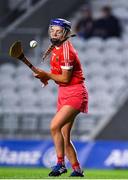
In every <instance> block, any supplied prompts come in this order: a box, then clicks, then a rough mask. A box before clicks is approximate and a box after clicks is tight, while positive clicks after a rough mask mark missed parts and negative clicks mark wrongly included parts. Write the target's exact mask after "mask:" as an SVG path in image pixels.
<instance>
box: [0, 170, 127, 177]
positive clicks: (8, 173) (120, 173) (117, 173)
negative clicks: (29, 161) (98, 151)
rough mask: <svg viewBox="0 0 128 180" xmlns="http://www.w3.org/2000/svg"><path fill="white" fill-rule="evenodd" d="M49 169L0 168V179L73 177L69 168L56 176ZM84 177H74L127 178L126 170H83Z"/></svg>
mask: <svg viewBox="0 0 128 180" xmlns="http://www.w3.org/2000/svg"><path fill="white" fill-rule="evenodd" d="M49 171H50V169H45V168H8V167H1V168H0V179H73V178H71V177H69V175H70V173H71V170H68V173H66V174H63V175H62V176H59V177H57V178H53V177H48V173H49ZM84 172H85V177H84V178H74V179H128V170H89V169H87V170H85V171H84Z"/></svg>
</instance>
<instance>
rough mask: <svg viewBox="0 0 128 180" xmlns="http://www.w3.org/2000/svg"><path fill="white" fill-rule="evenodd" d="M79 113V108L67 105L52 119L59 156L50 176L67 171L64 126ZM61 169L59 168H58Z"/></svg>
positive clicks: (53, 135) (54, 139)
mask: <svg viewBox="0 0 128 180" xmlns="http://www.w3.org/2000/svg"><path fill="white" fill-rule="evenodd" d="M78 113H79V111H78V110H76V109H74V108H72V107H71V106H68V105H65V106H63V107H62V108H61V109H60V111H58V112H57V113H56V115H55V116H54V118H53V120H52V121H51V127H50V130H51V135H52V138H53V141H54V144H55V149H56V154H57V158H58V162H57V165H58V164H59V165H60V164H61V165H62V168H61V166H60V167H59V166H57V167H55V168H54V169H53V171H51V172H50V173H49V176H58V175H60V174H62V173H64V172H66V170H65V168H64V155H65V153H64V138H63V135H62V131H61V129H62V127H63V126H64V125H65V124H67V123H68V122H70V121H71V119H72V117H75V116H76V115H77V114H78ZM58 169H59V170H58Z"/></svg>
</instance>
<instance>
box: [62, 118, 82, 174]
mask: <svg viewBox="0 0 128 180" xmlns="http://www.w3.org/2000/svg"><path fill="white" fill-rule="evenodd" d="M74 118H75V117H73V118H72V119H71V121H70V122H69V123H67V124H66V125H65V126H64V127H63V128H62V134H63V137H64V145H65V154H66V156H67V158H68V160H69V161H70V163H71V165H72V169H73V172H72V173H71V176H80V177H83V176H84V174H83V171H82V170H81V167H80V164H79V161H78V158H77V152H76V149H75V147H74V145H73V143H72V141H71V129H72V126H73V123H74Z"/></svg>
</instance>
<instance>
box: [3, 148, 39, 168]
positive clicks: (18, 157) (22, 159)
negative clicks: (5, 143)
mask: <svg viewBox="0 0 128 180" xmlns="http://www.w3.org/2000/svg"><path fill="white" fill-rule="evenodd" d="M41 155H42V154H41V151H14V150H10V149H9V148H7V147H0V164H11V165H13V164H17V165H20V164H22V165H36V164H38V163H39V159H40V157H41Z"/></svg>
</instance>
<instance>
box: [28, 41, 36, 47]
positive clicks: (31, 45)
mask: <svg viewBox="0 0 128 180" xmlns="http://www.w3.org/2000/svg"><path fill="white" fill-rule="evenodd" d="M29 45H30V47H31V48H35V47H36V46H37V41H35V40H32V41H30V43H29Z"/></svg>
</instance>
